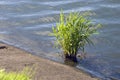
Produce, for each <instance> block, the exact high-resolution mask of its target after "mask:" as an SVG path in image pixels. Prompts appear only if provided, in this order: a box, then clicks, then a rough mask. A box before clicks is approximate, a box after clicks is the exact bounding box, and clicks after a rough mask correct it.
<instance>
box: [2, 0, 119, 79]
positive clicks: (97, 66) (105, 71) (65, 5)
mask: <svg viewBox="0 0 120 80" xmlns="http://www.w3.org/2000/svg"><path fill="white" fill-rule="evenodd" d="M61 9H63V10H64V13H66V14H67V13H69V12H71V11H80V12H84V11H91V12H92V13H93V15H91V19H92V20H93V22H94V23H101V24H102V25H103V28H102V29H100V30H99V32H100V34H99V35H93V37H92V40H93V41H94V43H95V46H92V47H91V46H86V51H87V58H86V59H84V60H83V61H79V64H78V65H77V66H76V67H77V68H81V69H84V70H86V71H87V72H90V73H92V74H94V75H97V76H98V77H104V78H105V79H107V78H111V79H112V78H113V79H120V31H119V30H120V0H0V41H2V42H5V43H8V44H11V45H14V46H17V47H20V48H22V49H25V50H27V51H29V52H32V53H34V54H35V55H38V56H42V57H45V58H49V59H51V60H55V61H58V62H62V63H63V59H62V58H61V57H60V56H59V54H58V52H59V51H60V50H57V49H55V48H54V47H53V45H54V39H55V38H54V37H52V36H49V34H50V32H51V31H52V30H51V27H52V26H53V25H55V23H56V21H58V20H59V13H60V10H61Z"/></svg>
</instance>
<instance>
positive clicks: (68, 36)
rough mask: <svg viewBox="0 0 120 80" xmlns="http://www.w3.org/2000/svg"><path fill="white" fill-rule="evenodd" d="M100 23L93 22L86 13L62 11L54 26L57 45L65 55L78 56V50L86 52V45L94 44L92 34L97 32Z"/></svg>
mask: <svg viewBox="0 0 120 80" xmlns="http://www.w3.org/2000/svg"><path fill="white" fill-rule="evenodd" d="M99 26H100V25H99V24H93V23H92V21H91V20H89V19H88V15H87V14H86V13H84V14H80V13H79V12H72V13H70V14H68V15H65V14H63V12H61V13H60V20H59V23H57V24H56V26H55V27H52V30H53V34H54V36H55V37H56V42H57V44H58V45H57V46H60V47H61V48H62V50H63V52H64V55H65V56H70V58H71V56H72V57H76V55H77V52H78V50H81V51H82V52H83V53H84V52H85V45H86V44H87V43H88V44H93V42H92V41H91V40H90V36H91V35H92V34H95V33H97V29H98V28H99Z"/></svg>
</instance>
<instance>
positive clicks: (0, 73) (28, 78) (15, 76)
mask: <svg viewBox="0 0 120 80" xmlns="http://www.w3.org/2000/svg"><path fill="white" fill-rule="evenodd" d="M29 70H30V69H28V68H25V69H24V70H23V71H21V72H6V71H5V70H4V69H1V70H0V80H32V75H31V74H29V73H31V71H29Z"/></svg>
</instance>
